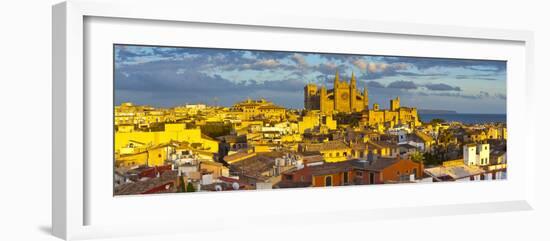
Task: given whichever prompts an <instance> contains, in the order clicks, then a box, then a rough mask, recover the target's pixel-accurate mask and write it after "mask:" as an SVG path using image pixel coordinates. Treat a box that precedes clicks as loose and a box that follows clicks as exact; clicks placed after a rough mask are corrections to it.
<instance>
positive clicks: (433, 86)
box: [424, 83, 461, 91]
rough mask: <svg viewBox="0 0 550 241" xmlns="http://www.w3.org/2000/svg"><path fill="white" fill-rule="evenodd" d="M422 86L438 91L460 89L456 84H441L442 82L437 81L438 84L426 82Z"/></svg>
mask: <svg viewBox="0 0 550 241" xmlns="http://www.w3.org/2000/svg"><path fill="white" fill-rule="evenodd" d="M424 87H426V88H427V89H429V90H438V91H460V90H461V89H460V87H458V86H454V87H453V86H450V85H448V84H443V83H439V84H426V85H424Z"/></svg>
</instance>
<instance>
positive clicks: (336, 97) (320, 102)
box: [304, 72, 369, 115]
mask: <svg viewBox="0 0 550 241" xmlns="http://www.w3.org/2000/svg"><path fill="white" fill-rule="evenodd" d="M367 91H368V90H367V88H366V87H365V88H364V89H363V92H361V90H359V89H358V88H357V81H356V79H355V75H354V74H353V73H352V75H351V80H350V82H349V83H348V82H346V81H340V77H339V76H338V72H336V75H335V77H334V84H333V89H330V90H327V88H326V87H325V86H321V87H319V86H317V85H315V84H308V85H306V86H305V87H304V108H305V109H306V110H320V111H321V112H322V113H324V114H329V115H332V114H333V113H335V112H344V113H351V112H360V111H363V110H365V109H367V107H368V105H369V97H368V93H367Z"/></svg>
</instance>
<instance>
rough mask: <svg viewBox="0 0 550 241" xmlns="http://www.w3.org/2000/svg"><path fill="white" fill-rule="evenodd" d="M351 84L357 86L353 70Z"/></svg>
mask: <svg viewBox="0 0 550 241" xmlns="http://www.w3.org/2000/svg"><path fill="white" fill-rule="evenodd" d="M350 84H351V86H352V87H353V88H355V84H356V81H355V74H354V73H353V71H352V72H351V80H350Z"/></svg>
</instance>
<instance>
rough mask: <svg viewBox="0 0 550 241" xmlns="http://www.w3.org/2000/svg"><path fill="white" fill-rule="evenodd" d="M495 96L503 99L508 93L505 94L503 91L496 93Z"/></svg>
mask: <svg viewBox="0 0 550 241" xmlns="http://www.w3.org/2000/svg"><path fill="white" fill-rule="evenodd" d="M495 97H497V98H499V99H501V100H506V94H503V93H496V94H495Z"/></svg>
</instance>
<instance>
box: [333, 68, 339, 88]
mask: <svg viewBox="0 0 550 241" xmlns="http://www.w3.org/2000/svg"><path fill="white" fill-rule="evenodd" d="M339 83H340V77H339V76H338V70H336V76H334V88H336V87H337V86H338V84H339Z"/></svg>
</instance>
